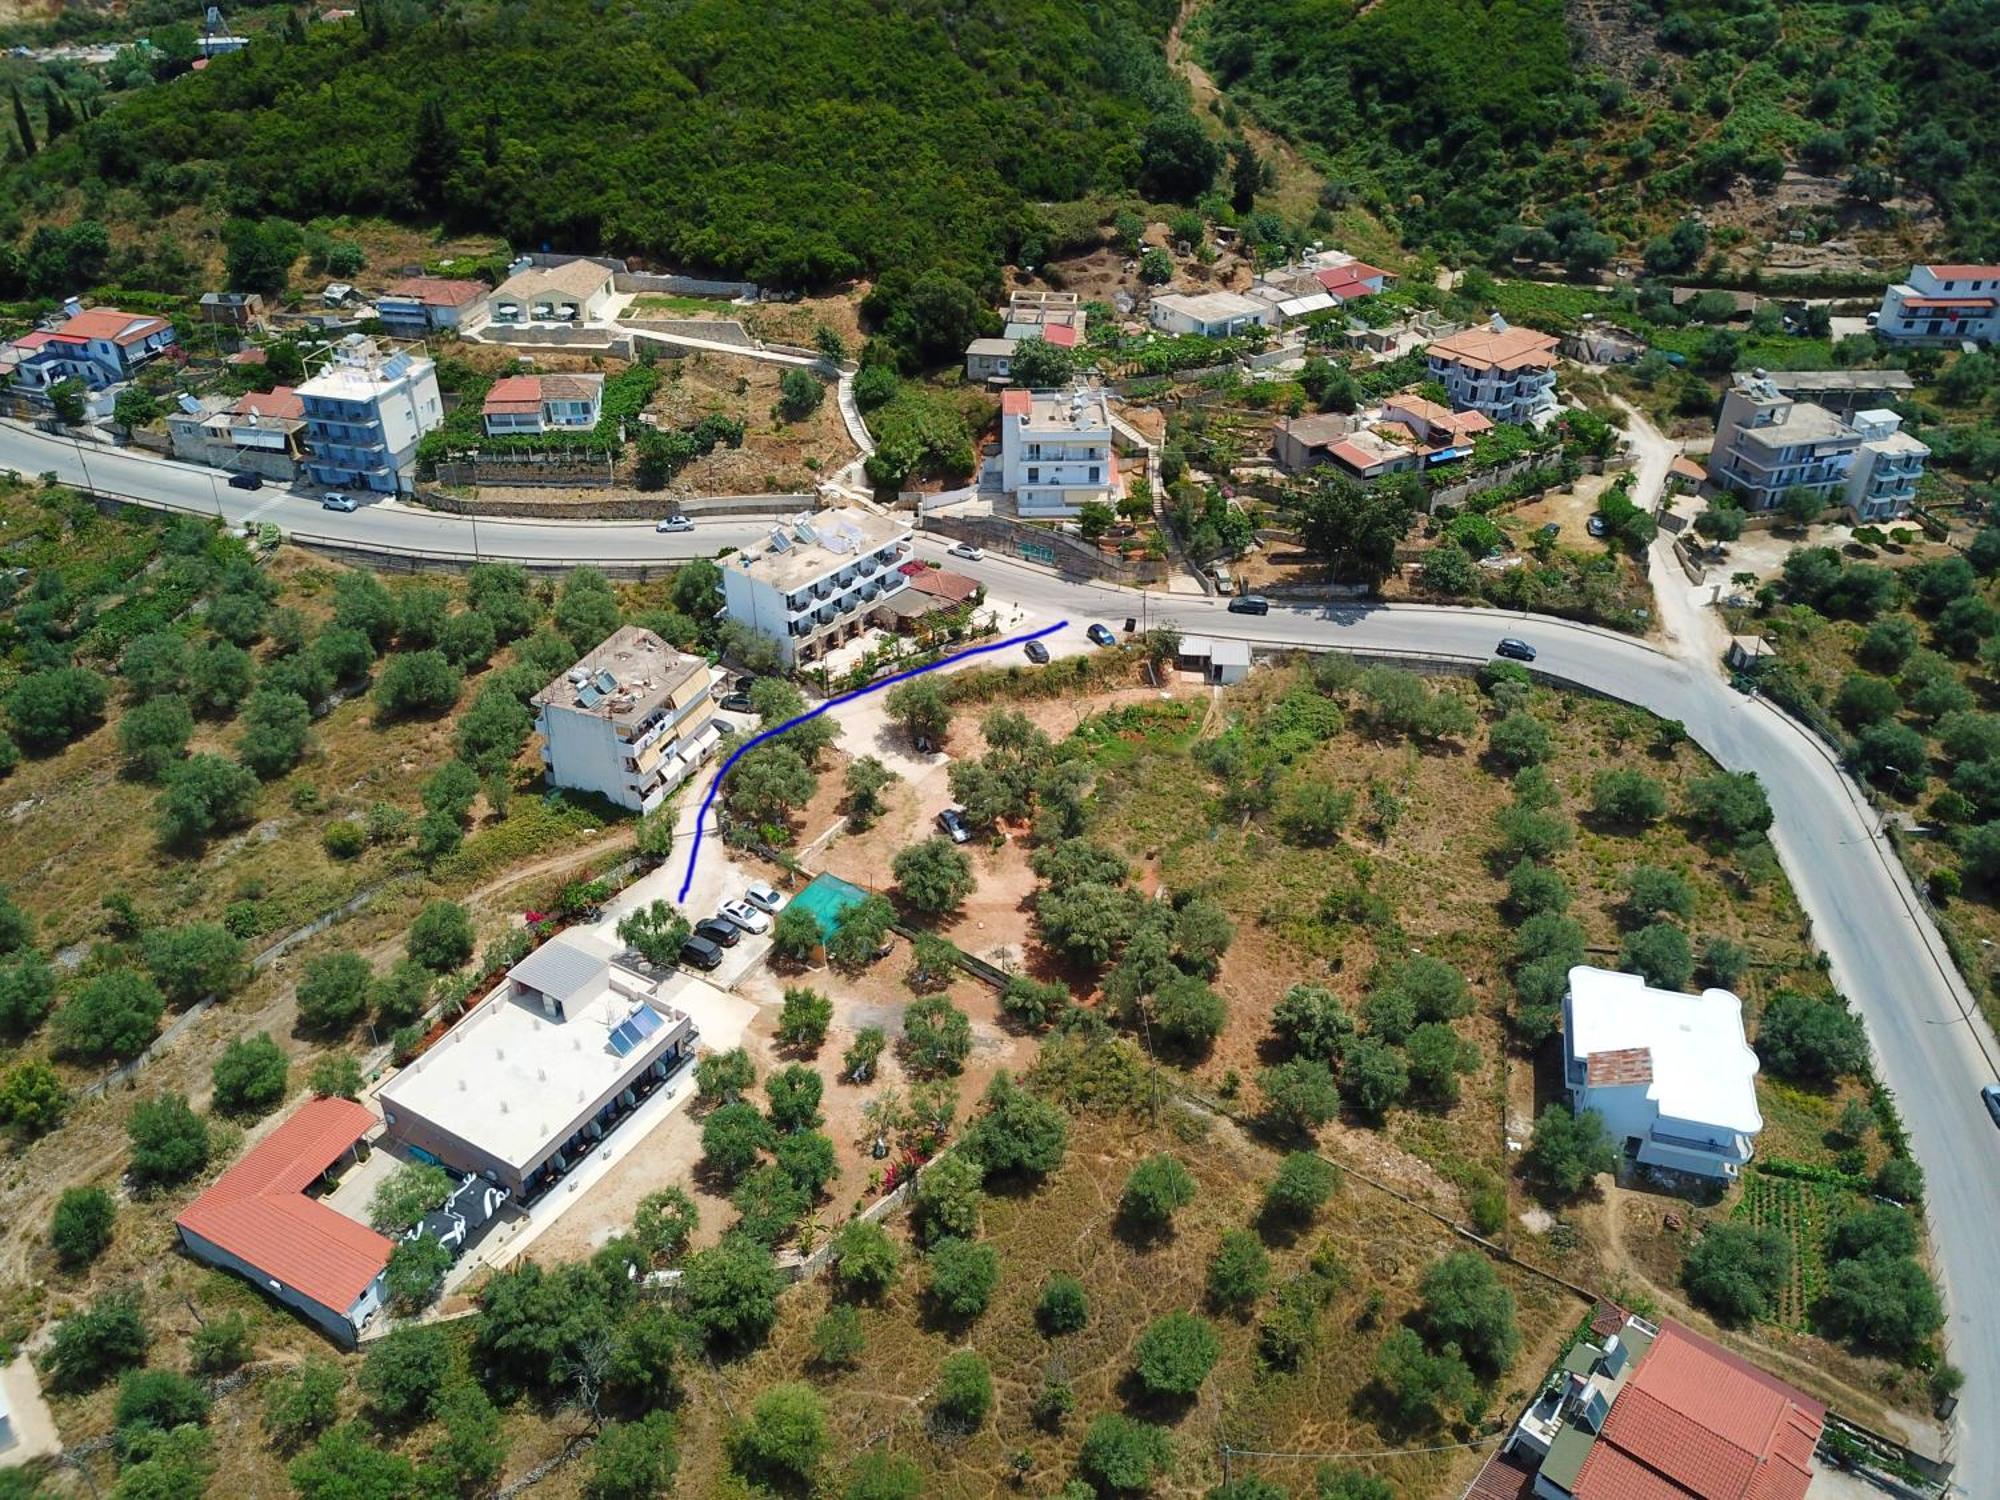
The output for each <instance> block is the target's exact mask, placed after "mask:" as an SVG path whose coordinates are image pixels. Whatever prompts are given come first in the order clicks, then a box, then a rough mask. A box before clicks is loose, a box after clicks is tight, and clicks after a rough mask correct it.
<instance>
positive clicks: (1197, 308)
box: [1153, 292, 1271, 323]
mask: <svg viewBox="0 0 2000 1500" xmlns="http://www.w3.org/2000/svg"><path fill="white" fill-rule="evenodd" d="M1153 301H1154V302H1155V303H1156V304H1158V305H1159V306H1162V307H1169V308H1172V309H1173V310H1174V311H1176V312H1178V313H1182V314H1184V315H1185V316H1187V317H1190V318H1198V319H1200V320H1201V321H1202V322H1204V323H1212V322H1215V321H1217V320H1218V319H1229V318H1254V317H1259V316H1261V315H1262V314H1264V313H1267V312H1269V311H1270V310H1271V309H1270V304H1269V303H1265V302H1259V301H1258V300H1257V299H1256V298H1255V297H1246V296H1244V295H1243V294H1242V293H1240V292H1198V293H1193V294H1190V293H1186V292H1159V293H1156V294H1155V295H1154V297H1153Z"/></svg>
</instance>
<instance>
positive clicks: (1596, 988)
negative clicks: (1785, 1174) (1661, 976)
mask: <svg viewBox="0 0 2000 1500" xmlns="http://www.w3.org/2000/svg"><path fill="white" fill-rule="evenodd" d="M1756 1078H1757V1054H1756V1053H1755V1052H1753V1051H1751V1050H1750V1043H1749V1042H1748V1041H1747V1040H1746V1039H1745V1037H1744V1035H1743V1002H1742V1001H1741V1000H1739V999H1737V998H1736V996H1734V995H1732V994H1731V993H1730V992H1729V991H1728V990H1714V989H1711V990H1703V991H1702V992H1701V993H1700V994H1699V995H1683V994H1679V993H1677V992H1676V991H1673V990H1656V989H1653V988H1652V987H1651V986H1649V985H1648V984H1647V983H1646V982H1645V980H1643V979H1641V978H1640V977H1639V976H1638V975H1637V974H1619V973H1616V972H1614V971H1612V970H1610V969H1592V968H1585V967H1583V966H1581V965H1579V966H1578V967H1576V968H1574V969H1571V970H1570V971H1569V992H1568V993H1567V994H1566V995H1564V996H1563V1082H1564V1084H1565V1085H1566V1086H1567V1087H1568V1089H1569V1091H1570V1098H1571V1100H1572V1102H1573V1103H1574V1104H1575V1106H1576V1112H1577V1113H1578V1114H1582V1113H1583V1112H1584V1111H1585V1110H1596V1111H1597V1113H1598V1114H1599V1115H1600V1116H1602V1117H1603V1120H1604V1127H1605V1130H1606V1132H1607V1133H1608V1134H1609V1135H1610V1137H1611V1140H1612V1144H1613V1145H1614V1146H1616V1147H1617V1148H1618V1149H1619V1151H1620V1152H1621V1153H1623V1155H1625V1156H1626V1157H1628V1158H1630V1159H1632V1160H1635V1161H1638V1162H1642V1163H1644V1164H1645V1165H1647V1166H1654V1167H1664V1168H1667V1169H1669V1170H1672V1171H1676V1172H1689V1173H1693V1174H1695V1175H1697V1176H1702V1177H1724V1178H1727V1177H1734V1176H1736V1174H1737V1172H1738V1171H1739V1170H1740V1169H1741V1168H1742V1166H1743V1164H1744V1163H1745V1162H1747V1161H1749V1160H1750V1153H1751V1150H1752V1148H1753V1146H1754V1144H1755V1142H1756V1137H1757V1133H1758V1132H1759V1131H1760V1130H1762V1129H1763V1128H1764V1117H1763V1115H1762V1114H1761V1113H1760V1112H1759V1111H1758V1108H1757V1085H1756Z"/></svg>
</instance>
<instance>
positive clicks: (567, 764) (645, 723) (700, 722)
mask: <svg viewBox="0 0 2000 1500" xmlns="http://www.w3.org/2000/svg"><path fill="white" fill-rule="evenodd" d="M714 682H715V674H714V672H713V670H712V669H711V668H710V667H709V665H708V663H707V662H705V661H703V660H702V659H701V658H700V657H698V656H689V655H687V654H686V653H685V652H682V651H676V650H675V649H674V648H673V647H672V646H669V645H668V644H667V643H666V642H665V641H663V640H661V639H660V638H659V637H658V636H657V635H655V634H653V632H652V631H650V630H641V629H640V628H639V627H638V626H636V625H622V626H620V627H619V628H618V629H617V630H615V631H613V632H612V633H611V634H610V635H608V636H606V637H605V638H604V640H603V641H601V642H599V643H598V645H597V647H596V648H595V649H594V650H592V651H591V652H590V653H589V654H588V655H587V656H585V657H584V658H583V660H581V661H579V662H578V663H577V664H576V665H575V666H573V667H571V668H570V669H569V670H568V671H567V672H565V673H563V674H562V676H560V677H558V678H556V679H555V681H553V682H551V683H550V684H549V685H548V686H547V687H545V688H543V689H542V690H541V691H540V692H539V693H537V694H535V696H534V698H533V699H532V700H530V701H531V702H533V704H534V706H535V728H536V730H537V731H538V732H539V733H540V734H541V737H542V766H543V769H544V771H545V772H546V774H547V776H548V779H549V783H550V784H551V785H552V786H560V787H568V788H571V789H572V790H575V791H580V792H596V793H598V794H599V795H600V796H602V797H604V798H606V799H607V800H609V801H611V802H615V803H617V804H618V805H619V806H620V807H625V808H630V809H631V810H632V811H634V812H651V811H652V810H653V809H654V808H656V807H658V806H659V805H660V804H661V803H662V802H664V801H665V800H666V798H667V794H668V793H669V792H671V791H672V790H673V789H674V788H675V787H677V786H679V785H680V784H681V783H682V782H683V781H685V780H687V778H688V777H689V776H690V775H692V774H693V772H694V768H695V767H696V766H698V765H700V764H701V762H702V761H704V760H706V759H707V758H708V756H709V755H710V754H711V753H712V752H713V751H714V749H715V747H716V745H717V744H718V743H719V742H720V740H721V738H722V731H721V729H720V728H718V727H717V726H716V724H715V722H714V720H715V698H714V694H713V693H712V692H711V691H710V690H711V688H712V687H713V686H714Z"/></svg>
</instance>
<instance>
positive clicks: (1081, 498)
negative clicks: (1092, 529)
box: [1000, 387, 1118, 517]
mask: <svg viewBox="0 0 2000 1500" xmlns="http://www.w3.org/2000/svg"><path fill="white" fill-rule="evenodd" d="M1000 488H1001V489H1002V490H1004V491H1005V492H1006V493H1007V494H1009V495H1012V496H1013V497H1014V506H1015V509H1016V511H1017V512H1018V513H1019V514H1020V515H1022V516H1037V517H1065V516H1075V515H1076V514H1077V513H1078V512H1079V511H1081V510H1082V509H1083V507H1084V506H1085V505H1087V504H1089V503H1090V502H1091V501H1098V502H1100V503H1103V504H1110V503H1112V502H1113V501H1115V500H1116V499H1117V491H1118V460H1117V458H1116V457H1115V456H1114V455H1113V454H1112V451H1111V406H1110V403H1109V402H1108V401H1106V400H1105V397H1104V392H1102V391H1095V390H1088V389H1084V388H1081V387H1079V388H1078V389H1076V390H1073V391H1008V392H1007V393H1006V394H1005V395H1003V396H1002V397H1001V398H1000Z"/></svg>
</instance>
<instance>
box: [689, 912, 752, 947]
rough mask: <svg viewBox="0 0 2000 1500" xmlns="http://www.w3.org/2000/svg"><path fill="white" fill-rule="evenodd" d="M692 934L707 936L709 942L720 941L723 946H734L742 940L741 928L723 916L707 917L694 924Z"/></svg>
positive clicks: (699, 936)
mask: <svg viewBox="0 0 2000 1500" xmlns="http://www.w3.org/2000/svg"><path fill="white" fill-rule="evenodd" d="M694 935H695V936H696V937H698V938H707V939H708V940H709V941H710V942H711V943H720V944H721V945H722V946H723V947H725V948H734V947H735V946H736V945H737V943H738V942H740V941H742V938H743V929H742V928H740V927H738V926H737V925H736V924H735V923H734V922H731V921H729V920H728V919H727V918H724V917H707V918H704V919H703V920H702V921H699V922H697V923H695V924H694Z"/></svg>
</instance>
